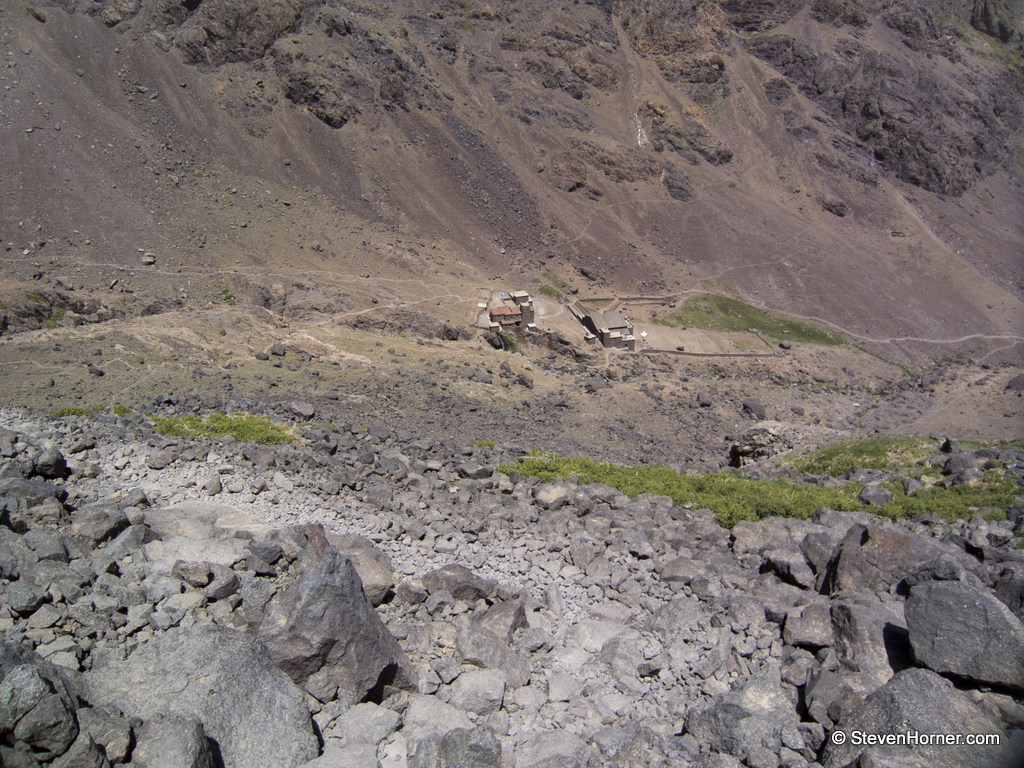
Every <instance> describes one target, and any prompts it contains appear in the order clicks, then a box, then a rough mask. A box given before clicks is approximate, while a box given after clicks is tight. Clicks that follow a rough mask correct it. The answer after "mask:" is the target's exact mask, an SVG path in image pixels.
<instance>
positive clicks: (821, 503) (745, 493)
mask: <svg viewBox="0 0 1024 768" xmlns="http://www.w3.org/2000/svg"><path fill="white" fill-rule="evenodd" d="M498 471H499V472H501V473H503V474H506V475H522V476H524V477H537V478H539V479H540V480H541V481H543V482H551V481H552V480H554V479H555V478H556V477H561V478H563V479H567V478H569V477H571V476H573V475H575V476H576V477H577V478H578V479H579V482H580V483H581V484H584V485H586V484H590V483H606V484H607V485H611V486H613V487H615V488H618V489H619V490H620V491H622V492H623V493H625V494H626V495H627V496H631V497H632V496H637V495H639V494H641V493H653V494H657V495H659V496H668V497H670V498H671V499H672V501H673V503H674V504H676V505H677V506H684V505H689V506H691V507H695V508H707V509H711V510H712V511H713V512H714V513H715V518H716V519H717V520H718V522H719V523H720V524H721V525H723V526H725V527H727V528H731V527H732V526H733V525H735V524H736V523H737V522H739V521H740V520H760V519H762V518H765V517H776V516H777V517H794V518H799V519H806V518H808V517H810V516H811V515H812V514H814V512H815V511H816V510H818V509H820V508H822V507H827V508H829V509H834V510H837V511H846V512H852V511H856V510H861V509H864V504H863V503H862V502H861V501H860V500H859V499H858V498H857V494H858V493H860V491H861V489H862V488H863V485H861V484H858V483H847V484H845V485H843V486H840V487H837V488H821V487H819V486H816V485H805V484H800V483H796V482H793V481H790V480H785V479H778V480H755V479H752V478H749V477H744V476H743V475H741V474H738V473H736V472H710V473H706V474H700V475H684V474H680V473H679V472H676V471H675V470H672V469H669V468H668V467H665V466H653V467H652V466H635V467H626V466H619V465H617V464H609V463H606V462H598V461H593V460H591V459H578V458H562V457H555V456H546V455H541V454H531V455H530V456H528V457H526V458H524V459H521V460H519V461H516V462H504V463H502V464H500V465H499V466H498ZM890 490H891V491H892V493H893V500H892V502H890V503H889V504H886V505H884V506H881V507H872V508H871V510H870V511H871V512H872V513H874V514H877V515H880V516H886V517H891V518H894V519H895V518H901V517H912V516H915V515H920V514H925V513H932V514H936V515H938V516H939V517H941V518H943V519H945V520H949V521H954V520H962V519H967V518H970V517H971V516H972V515H973V514H975V512H977V511H978V510H979V509H984V508H997V509H1005V508H1006V507H1008V506H1010V505H1011V504H1015V503H1017V501H1016V495H1017V487H1016V484H1015V483H1013V482H1012V481H1011V480H1008V479H1006V478H1005V477H1002V476H1001V475H1000V474H999V473H998V472H996V471H995V470H991V471H989V473H987V474H986V476H985V477H984V480H983V481H982V482H981V483H979V484H978V485H964V486H953V487H951V488H944V487H941V486H935V487H932V488H926V489H924V490H921V491H918V492H917V493H916V494H915V495H913V496H907V495H906V494H904V493H903V489H902V487H901V486H899V485H897V484H893V485H891V486H890ZM1000 514H1001V513H999V512H995V513H993V516H994V517H999V516H1000Z"/></svg>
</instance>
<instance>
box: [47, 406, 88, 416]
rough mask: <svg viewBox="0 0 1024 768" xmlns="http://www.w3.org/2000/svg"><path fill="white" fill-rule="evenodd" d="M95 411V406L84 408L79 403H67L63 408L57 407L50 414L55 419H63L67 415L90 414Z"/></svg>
mask: <svg viewBox="0 0 1024 768" xmlns="http://www.w3.org/2000/svg"><path fill="white" fill-rule="evenodd" d="M95 412H96V409H95V408H84V407H82V406H80V405H69V406H64V407H63V408H58V409H56V410H55V411H51V412H50V415H51V416H53V418H55V419H63V418H66V417H68V416H92V415H93V414H94V413H95Z"/></svg>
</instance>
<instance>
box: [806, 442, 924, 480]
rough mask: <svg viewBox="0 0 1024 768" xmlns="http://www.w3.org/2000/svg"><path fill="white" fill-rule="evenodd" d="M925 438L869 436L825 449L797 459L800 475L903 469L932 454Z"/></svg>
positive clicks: (838, 474)
mask: <svg viewBox="0 0 1024 768" xmlns="http://www.w3.org/2000/svg"><path fill="white" fill-rule="evenodd" d="M936 448H937V446H936V445H935V442H934V441H933V440H929V439H928V438H926V437H870V438H867V439H865V440H850V441H847V442H843V443H838V444H836V445H829V446H825V447H824V448H818V449H817V450H814V451H811V452H810V453H806V454H804V455H803V456H800V457H798V458H797V459H796V460H795V461H794V462H793V466H795V467H796V468H797V469H798V470H800V471H801V472H809V473H811V474H815V475H829V476H831V477H843V476H844V475H846V473H847V472H849V471H850V470H852V469H855V468H857V467H860V468H861V469H906V468H909V467H912V466H913V465H914V464H915V463H916V462H917V461H918V460H920V459H923V458H925V457H926V456H928V455H930V454H932V453H934V452H935V450H936Z"/></svg>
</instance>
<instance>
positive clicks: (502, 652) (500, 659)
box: [456, 622, 530, 688]
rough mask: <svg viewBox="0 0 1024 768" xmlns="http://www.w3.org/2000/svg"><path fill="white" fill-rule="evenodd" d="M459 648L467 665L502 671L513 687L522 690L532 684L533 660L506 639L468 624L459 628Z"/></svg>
mask: <svg viewBox="0 0 1024 768" xmlns="http://www.w3.org/2000/svg"><path fill="white" fill-rule="evenodd" d="M456 644H457V648H458V651H459V656H460V657H461V658H462V661H463V662H465V663H466V664H473V665H474V666H477V667H482V668H484V669H500V670H502V671H503V672H504V673H505V674H506V676H507V682H508V685H509V686H510V687H512V688H518V687H519V686H522V685H526V684H527V683H528V682H529V680H530V662H529V658H528V657H526V656H524V655H523V654H522V653H520V652H518V651H515V650H513V649H512V648H511V647H510V646H509V644H508V641H507V640H505V639H504V638H503V637H498V636H497V635H495V634H494V633H492V632H489V631H487V630H486V629H480V628H478V627H474V626H472V625H471V623H470V622H465V623H464V624H462V625H461V626H460V627H459V631H458V635H457V641H456Z"/></svg>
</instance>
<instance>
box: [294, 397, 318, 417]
mask: <svg viewBox="0 0 1024 768" xmlns="http://www.w3.org/2000/svg"><path fill="white" fill-rule="evenodd" d="M288 410H289V411H291V412H292V413H293V414H294V415H295V416H298V417H299V418H300V419H302V420H303V421H309V420H310V419H312V418H313V417H314V416H316V408H315V407H314V406H313V404H312V403H309V402H306V401H305V400H293V401H292V402H291V403H289V404H288Z"/></svg>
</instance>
